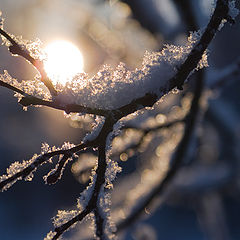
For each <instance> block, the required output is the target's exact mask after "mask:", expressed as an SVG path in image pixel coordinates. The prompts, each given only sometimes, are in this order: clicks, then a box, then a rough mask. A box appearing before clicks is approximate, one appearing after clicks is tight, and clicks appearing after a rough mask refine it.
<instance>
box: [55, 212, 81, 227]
mask: <svg viewBox="0 0 240 240" xmlns="http://www.w3.org/2000/svg"><path fill="white" fill-rule="evenodd" d="M78 213H79V211H77V210H71V211H65V210H63V211H60V210H59V211H58V213H57V215H56V217H54V219H53V224H54V226H55V227H59V226H61V225H63V224H64V223H66V222H68V221H69V220H71V219H72V218H74V217H75V216H77V214H78Z"/></svg>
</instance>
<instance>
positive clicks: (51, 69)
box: [44, 40, 83, 84]
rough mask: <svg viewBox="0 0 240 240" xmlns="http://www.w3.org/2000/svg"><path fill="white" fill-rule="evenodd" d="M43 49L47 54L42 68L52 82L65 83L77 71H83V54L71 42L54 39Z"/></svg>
mask: <svg viewBox="0 0 240 240" xmlns="http://www.w3.org/2000/svg"><path fill="white" fill-rule="evenodd" d="M44 50H45V52H46V54H47V59H46V61H45V62H44V68H45V71H46V73H47V75H48V77H49V78H50V79H51V80H52V81H53V83H54V84H56V83H57V82H58V83H61V84H65V83H66V82H67V81H71V79H72V77H74V76H75V75H76V74H77V73H81V72H83V56H82V54H81V52H80V51H79V49H78V48H77V47H76V46H75V45H74V44H72V43H71V42H68V41H63V40H62V41H54V42H52V43H50V44H48V45H47V46H46V48H45V49H44Z"/></svg>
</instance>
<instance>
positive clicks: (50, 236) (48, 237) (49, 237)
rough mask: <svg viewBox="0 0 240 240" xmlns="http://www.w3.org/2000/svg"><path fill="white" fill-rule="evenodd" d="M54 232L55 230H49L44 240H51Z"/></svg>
mask: <svg viewBox="0 0 240 240" xmlns="http://www.w3.org/2000/svg"><path fill="white" fill-rule="evenodd" d="M56 234H57V233H56V232H52V231H51V232H49V233H48V234H47V236H46V237H45V238H44V240H52V239H53V238H54V237H55V235H56Z"/></svg>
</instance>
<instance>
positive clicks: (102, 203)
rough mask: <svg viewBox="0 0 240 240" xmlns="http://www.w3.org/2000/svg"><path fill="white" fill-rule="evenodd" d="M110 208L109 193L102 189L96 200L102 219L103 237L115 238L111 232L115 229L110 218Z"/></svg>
mask: <svg viewBox="0 0 240 240" xmlns="http://www.w3.org/2000/svg"><path fill="white" fill-rule="evenodd" d="M110 208H111V195H110V193H105V192H104V190H103V189H102V190H101V192H100V196H99V201H98V211H99V214H100V215H101V217H102V218H103V219H104V223H103V224H104V226H103V229H104V239H106V240H108V239H109V240H110V239H116V238H115V235H114V234H113V232H115V231H116V226H115V224H114V223H113V222H112V220H111V218H110Z"/></svg>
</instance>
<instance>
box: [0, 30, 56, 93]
mask: <svg viewBox="0 0 240 240" xmlns="http://www.w3.org/2000/svg"><path fill="white" fill-rule="evenodd" d="M0 34H1V35H2V36H4V37H5V38H6V39H7V40H8V41H9V42H10V43H11V46H9V51H10V52H11V53H12V54H17V55H19V56H21V57H23V58H25V59H26V60H27V61H29V62H30V63H31V64H32V65H33V66H34V67H35V68H36V69H37V70H38V72H39V73H40V75H41V81H42V82H43V83H44V85H45V86H46V87H47V88H48V90H49V92H50V93H51V94H52V95H53V96H56V95H57V91H56V90H55V88H54V86H53V84H52V82H51V80H50V79H49V78H48V76H47V74H46V72H45V70H44V65H43V62H42V61H40V60H39V59H34V58H33V57H32V56H31V55H30V53H29V52H28V51H27V50H26V49H23V48H22V46H21V45H19V44H18V43H17V42H16V41H15V40H14V39H13V38H12V37H11V36H10V35H9V34H8V33H7V32H5V31H4V30H3V29H1V28H0Z"/></svg>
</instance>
